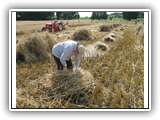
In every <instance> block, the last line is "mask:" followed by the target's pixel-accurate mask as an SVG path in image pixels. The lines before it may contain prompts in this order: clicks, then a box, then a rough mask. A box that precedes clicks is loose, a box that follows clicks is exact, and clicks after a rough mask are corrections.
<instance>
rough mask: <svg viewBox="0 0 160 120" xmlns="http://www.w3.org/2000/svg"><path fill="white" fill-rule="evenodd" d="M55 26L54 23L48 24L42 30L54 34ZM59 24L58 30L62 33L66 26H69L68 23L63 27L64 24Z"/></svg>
mask: <svg viewBox="0 0 160 120" xmlns="http://www.w3.org/2000/svg"><path fill="white" fill-rule="evenodd" d="M53 24H54V22H50V23H46V24H45V27H43V28H42V31H45V30H48V31H50V32H52V29H54V26H53ZM58 24H59V27H58V30H59V31H62V30H63V28H64V26H65V25H67V24H68V23H66V24H64V25H63V24H62V22H58Z"/></svg>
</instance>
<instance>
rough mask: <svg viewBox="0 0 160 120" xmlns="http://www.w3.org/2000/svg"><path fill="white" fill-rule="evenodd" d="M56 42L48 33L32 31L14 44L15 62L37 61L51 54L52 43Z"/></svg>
mask: <svg viewBox="0 0 160 120" xmlns="http://www.w3.org/2000/svg"><path fill="white" fill-rule="evenodd" d="M55 44H56V41H54V40H53V39H52V38H51V37H50V36H49V34H48V33H46V32H45V33H43V34H40V33H34V34H32V35H30V36H28V37H27V38H26V39H24V40H23V42H20V43H19V44H17V46H16V61H17V62H27V63H31V62H38V61H41V60H45V59H47V58H48V57H50V56H51V50H52V47H53V45H55Z"/></svg>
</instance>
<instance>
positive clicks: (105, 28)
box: [99, 25, 110, 32]
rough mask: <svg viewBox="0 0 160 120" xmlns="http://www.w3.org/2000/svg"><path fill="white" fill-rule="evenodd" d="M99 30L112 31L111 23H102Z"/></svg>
mask: <svg viewBox="0 0 160 120" xmlns="http://www.w3.org/2000/svg"><path fill="white" fill-rule="evenodd" d="M99 31H101V32H110V25H101V26H99Z"/></svg>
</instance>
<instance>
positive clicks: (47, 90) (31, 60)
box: [16, 20, 144, 108]
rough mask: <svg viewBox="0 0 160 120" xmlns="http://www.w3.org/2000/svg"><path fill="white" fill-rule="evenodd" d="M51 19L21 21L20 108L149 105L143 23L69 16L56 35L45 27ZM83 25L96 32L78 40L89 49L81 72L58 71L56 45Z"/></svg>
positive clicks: (18, 43) (18, 39)
mask: <svg viewBox="0 0 160 120" xmlns="http://www.w3.org/2000/svg"><path fill="white" fill-rule="evenodd" d="M47 22H49V21H17V22H16V52H17V53H16V61H17V63H16V107H17V108H144V49H143V46H144V30H143V24H142V23H138V24H137V25H135V24H134V22H132V21H128V22H127V21H123V20H121V21H85V20H70V21H67V20H66V21H62V22H63V23H66V22H68V23H69V24H68V25H66V26H65V29H64V30H62V31H59V32H58V33H55V34H54V32H48V31H46V32H42V31H41V30H42V27H44V25H45V23H47ZM113 24H116V25H117V26H115V27H114V26H113V28H112V29H110V30H109V31H100V30H99V29H100V28H101V26H103V25H106V26H107V25H113ZM79 29H87V30H89V31H90V33H91V34H90V38H91V39H87V40H84V39H81V40H75V41H77V42H79V43H80V44H82V45H84V46H85V47H86V53H85V56H84V58H82V59H81V63H80V73H75V72H74V71H69V70H66V69H65V70H63V71H57V70H56V69H57V66H56V63H55V61H54V59H53V57H52V55H51V50H52V47H53V45H55V44H56V43H59V42H63V41H67V40H70V39H71V38H73V35H74V33H75V31H78V30H79ZM37 51H40V52H37ZM72 61H73V65H74V66H75V61H74V58H72Z"/></svg>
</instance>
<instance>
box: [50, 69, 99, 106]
mask: <svg viewBox="0 0 160 120" xmlns="http://www.w3.org/2000/svg"><path fill="white" fill-rule="evenodd" d="M79 70H80V73H78V74H77V73H76V72H72V71H69V70H63V71H56V72H55V73H53V74H52V78H51V81H52V89H51V90H50V91H49V93H51V94H52V95H53V97H54V98H64V99H67V100H68V101H74V102H75V101H76V103H77V102H78V101H80V99H82V97H83V98H86V99H88V98H89V95H90V94H89V93H90V92H91V91H92V90H93V89H94V86H95V85H96V83H95V81H94V77H93V76H92V75H91V74H90V73H89V72H88V71H85V70H83V69H82V68H79ZM80 96H81V97H80ZM81 102H82V101H81Z"/></svg>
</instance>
